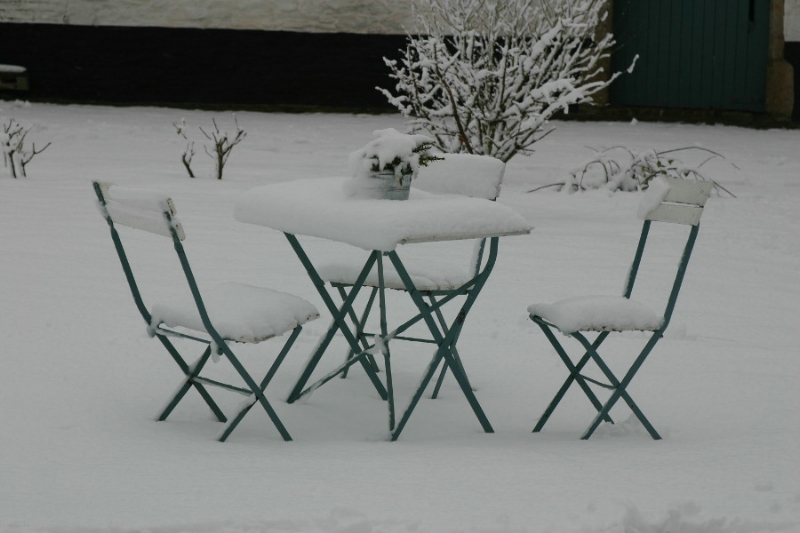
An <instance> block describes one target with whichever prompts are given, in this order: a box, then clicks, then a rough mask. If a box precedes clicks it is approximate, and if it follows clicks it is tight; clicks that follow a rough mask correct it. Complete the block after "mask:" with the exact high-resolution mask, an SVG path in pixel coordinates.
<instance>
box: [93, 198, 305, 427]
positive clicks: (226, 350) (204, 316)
mask: <svg viewBox="0 0 800 533" xmlns="http://www.w3.org/2000/svg"><path fill="white" fill-rule="evenodd" d="M93 188H94V191H95V194H96V195H97V198H98V201H99V202H100V203H101V204H102V205H103V206H105V205H106V199H105V197H104V194H103V190H102V187H101V185H100V184H99V183H98V182H93ZM163 214H164V217H165V218H166V219H167V221H168V226H169V228H170V235H171V237H172V243H173V248H174V249H175V252H176V254H177V255H178V259H179V261H180V264H181V268H182V270H183V273H184V276H185V278H186V282H187V284H188V286H189V290H190V291H191V294H192V297H193V299H194V302H195V305H196V307H197V310H198V313H199V315H200V319H201V321H202V323H203V327H204V329H205V330H206V333H208V335H209V337H210V340H208V339H202V338H199V337H194V336H191V335H186V334H183V333H180V332H177V331H170V330H168V329H166V328H164V327H163V326H162V325H155V327H154V328H153V332H154V334H155V337H156V338H157V339H158V340H159V341H160V342H161V344H162V345H163V346H164V348H165V349H166V350H167V352H168V353H169V354H170V355H171V356H172V358H173V360H174V361H175V362H176V364H177V365H178V367H179V368H180V369H181V371H182V372H183V373H184V375H185V380H184V382H183V384H182V385H181V387H179V389H178V391H177V392H176V394H175V395H174V396H173V397H172V399H171V400H170V401H169V402H168V403H167V406H166V407H165V409H164V410H163V411H162V413H161V414H160V415H159V417H158V420H160V421H163V420H166V419H167V417H168V416H169V415H170V414H171V413H172V411H173V410H174V409H175V407H177V405H178V404H179V403H180V401H181V400H182V399H183V398H184V396H185V395H186V393H187V392H188V391H189V389H191V388H194V389H196V390H197V391H198V393H199V394H200V396H201V397H202V398H203V400H204V401H205V402H206V404H207V405H208V406H209V408H210V409H211V411H212V412H213V413H214V416H216V418H217V420H219V421H220V422H227V417H226V416H225V415H224V413H223V412H222V410H221V409H220V408H219V406H218V405H217V404H216V402H215V401H214V400H213V398H212V397H211V395H210V394H209V393H208V391H207V389H206V388H205V386H204V384H205V385H212V386H215V387H219V388H223V389H227V390H229V391H233V392H237V393H240V394H242V393H244V394H252V395H253V397H254V398H255V400H254V401H253V404H255V403H256V402H258V403H260V404H261V406H262V407H263V408H264V410H265V411H266V413H267V416H268V417H269V418H270V420H271V421H272V423H273V425H274V426H275V428H276V429H277V430H278V432H279V433H280V435H281V437H283V439H284V440H286V441H290V440H292V438H291V436H290V435H289V432H288V431H287V430H286V428H285V426H284V425H283V422H282V421H281V420H280V418H279V417H278V415H277V413H276V412H275V410H274V409H273V408H272V405H271V404H270V403H269V401H268V400H267V398H266V396H264V389H265V388H266V386H267V384H268V383H269V380H270V379H271V378H272V376H273V375H274V373H275V371H276V370H277V368H278V366H280V364H281V362H282V361H283V359H284V358H285V357H286V354H287V353H288V351H289V350H290V349H291V346H292V345H293V343H294V341H295V339H296V338H297V336H298V335H299V334H300V331H301V330H302V327H300V326H297V327H296V328H294V330H293V332H292V334H291V335H290V337H289V339H288V340H287V341H286V343H285V344H284V347H283V349H282V351H281V353H280V354H279V355H278V357H277V358H276V360H275V361H274V362H273V364H272V366H271V367H270V369H269V371H268V373H267V376H266V377H265V378H264V380H262V383H261V385H258V384H257V383H256V382H255V381H254V380H253V378H252V377H251V376H250V374H249V373H248V372H247V370H246V369H245V368H244V366H243V365H242V364H241V362H240V361H239V360H238V359H237V357H236V356H235V355H234V353H233V351H232V350H231V349H230V347H229V345H228V341H226V340H225V339H223V338H222V336H221V335H220V334H219V333H218V332H217V330H216V329H215V328H214V326H213V324H212V323H211V319H210V318H209V316H208V312H207V310H206V307H205V303H204V302H203V298H202V296H201V294H200V290H199V288H198V286H197V281H196V279H195V277H194V273H193V271H192V269H191V266H190V264H189V260H188V258H187V256H186V252H185V250H184V248H183V244H181V239H180V237H179V235H178V233H177V232H176V230H175V226H174V225H173V224H172V215H171V213H170V212H169V211H168V210H167V211H165V212H164V213H163ZM104 218H105V219H106V222H107V223H108V226H109V230H110V232H111V238H112V241H113V243H114V248H115V249H116V251H117V256H118V257H119V260H120V263H121V265H122V270H123V272H124V274H125V279H126V281H127V282H128V286H129V288H130V290H131V294H132V296H133V299H134V302H135V304H136V307H137V309H138V310H139V312H140V314H141V315H142V318H143V319H144V321H145V324H147V326H148V327H151V326H152V325H151V322H152V315H151V314H150V312H149V310H148V308H147V306H146V305H145V303H144V300H143V299H142V296H141V292H140V290H139V287H138V284H137V282H136V279H135V277H134V274H133V270H132V269H131V266H130V262H129V260H128V257H127V254H126V252H125V248H124V246H123V244H122V240H121V239H120V236H119V233H118V231H117V229H116V227H115V225H114V221H113V219H112V218H111V217H110V216H109V215H108V212H107V211H105V210H104ZM168 336H175V337H179V338H184V339H187V340H193V341H197V342H200V343H204V344H206V345H207V346H206V348H205V350H204V351H203V353H202V355H201V356H200V357H199V359H198V360H197V361H196V362H195V363H194V364H192V365H190V364H188V363H187V362H186V361H185V359H184V358H183V356H182V355H181V354H180V352H179V351H178V350H177V349H176V348H175V346H174V345H173V344H172V343H171V342H170V341H169V339H168V338H167V337H168ZM214 349H216V350H217V353H218V354H221V355H222V354H224V355H225V357H226V359H227V360H228V361H229V362H230V363H231V365H232V366H233V367H234V369H235V370H236V371H237V373H238V374H239V376H240V377H241V379H242V380H243V381H244V382H245V384H246V385H247V388H244V387H237V386H235V385H232V384H229V383H223V382H220V381H216V380H212V379H208V378H204V377H201V376H200V373H201V372H202V370H203V368H204V366H205V365H206V363H207V362H208V359H209V358H210V356H211V355H212V351H213V350H214ZM253 404H251V405H250V406H248V407H246V408H245V409H243V410H242V411H240V413H239V414H238V415H237V417H236V418H235V419H234V420H233V421H231V422H230V424H229V426H228V428H226V430H225V431H224V432H223V434H222V436H221V437H220V439H219V440H220V441H224V440H226V439H227V438H228V436H229V435H230V433H231V432H232V431H233V429H234V428H235V427H236V426H237V425H238V424H239V422H240V421H241V420H242V418H243V417H244V415H245V414H246V413H247V412H248V411H249V409H250V407H252V405H253Z"/></svg>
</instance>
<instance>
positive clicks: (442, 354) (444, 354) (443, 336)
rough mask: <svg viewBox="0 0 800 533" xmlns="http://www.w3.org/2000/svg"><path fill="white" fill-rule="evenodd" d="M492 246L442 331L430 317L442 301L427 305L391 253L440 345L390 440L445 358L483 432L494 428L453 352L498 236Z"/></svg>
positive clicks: (491, 265) (486, 274) (492, 261)
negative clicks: (446, 328) (448, 323)
mask: <svg viewBox="0 0 800 533" xmlns="http://www.w3.org/2000/svg"><path fill="white" fill-rule="evenodd" d="M490 241H491V246H490V250H489V254H488V257H487V258H486V261H485V264H484V266H483V270H482V271H480V272H479V273H478V274H477V275H476V277H475V278H474V279H473V281H474V285H473V287H472V290H470V291H469V293H468V294H467V297H466V298H465V300H464V303H463V304H462V305H461V308H460V309H459V311H458V313H457V314H456V318H455V319H454V321H453V323H452V324H451V325H450V327H449V329H448V330H447V331H446V332H444V331H443V330H440V329H439V326H438V325H437V323H436V321H435V320H434V318H433V309H434V308H438V306H440V305H441V302H437V306H433V305H428V304H426V302H425V300H424V299H423V297H422V294H421V293H420V291H419V290H417V288H416V287H415V286H414V283H413V281H411V276H410V275H409V274H408V272H407V271H406V269H405V266H404V265H403V263H402V261H401V260H400V257H399V256H398V255H397V252H390V253H389V259H390V260H391V261H392V264H393V265H394V267H395V270H396V271H397V273H398V275H399V276H400V279H401V280H402V281H403V285H404V286H405V287H406V291H407V292H408V294H409V295H410V296H411V299H412V300H413V301H414V304H415V305H416V306H417V309H418V310H419V312H420V313H419V314H420V316H422V318H423V320H424V321H425V324H426V325H427V326H428V330H429V331H430V333H431V335H432V336H433V338H434V339H435V340H436V341H437V343H438V344H439V349H438V350H437V351H436V354H435V355H434V357H433V359H432V360H431V362H430V364H429V365H428V369H427V371H426V372H425V374H424V375H423V378H422V381H421V382H420V384H419V386H418V388H417V391H416V392H415V393H414V395H413V396H412V398H411V401H410V402H409V405H408V407H407V408H406V410H405V412H404V413H403V416H402V417H401V419H400V422H398V424H397V426H396V427H395V429H394V431H393V432H392V440H393V441H394V440H397V438H398V437H399V436H400V433H401V432H402V431H403V428H404V427H405V424H406V423H407V422H408V419H409V418H410V416H411V413H412V412H413V411H414V408H415V407H416V405H417V403H418V402H419V400H420V398H421V397H422V394H423V392H424V390H425V389H426V387H427V386H428V383H429V382H430V380H431V378H432V377H433V374H434V373H435V372H436V368H437V366H438V365H439V361H441V360H442V359H444V360H445V361H446V362H447V364H448V365H449V366H450V369H451V371H452V373H453V376H454V377H455V378H456V382H457V383H458V385H459V387H460V388H461V391H462V392H463V393H464V396H465V397H466V398H467V401H468V403H469V405H470V407H472V411H473V412H474V413H475V416H476V417H477V418H478V421H479V422H480V424H481V427H482V428H483V430H484V431H485V432H486V433H493V432H494V429H493V428H492V426H491V424H490V423H489V420H488V418H486V414H485V413H484V412H483V409H482V408H481V406H480V403H478V399H477V398H476V397H475V394H474V393H473V391H472V387H471V386H470V384H469V380H468V379H467V376H466V373H465V372H464V370H463V366H462V365H461V364H460V362H459V361H456V360H455V358H454V355H453V352H454V350H455V346H456V342H457V341H458V337H459V335H460V333H461V329H462V327H463V325H464V321H465V320H466V317H467V314H468V313H469V310H470V309H471V308H472V305H473V304H474V303H475V300H476V299H477V297H478V294H480V291H481V289H482V288H483V286H484V284H485V283H486V280H487V279H488V278H489V275H490V274H491V272H492V269H493V268H494V264H495V261H496V260H497V248H498V242H499V238H498V237H492V238H491V239H490Z"/></svg>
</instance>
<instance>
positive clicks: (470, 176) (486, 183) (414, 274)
mask: <svg viewBox="0 0 800 533" xmlns="http://www.w3.org/2000/svg"><path fill="white" fill-rule="evenodd" d="M440 157H443V160H440V161H434V162H432V163H431V164H429V165H428V166H426V167H422V168H420V170H419V174H418V175H417V177H416V178H415V179H414V182H413V183H412V186H413V187H414V188H416V189H420V190H423V191H426V192H430V193H434V194H455V195H461V196H469V197H473V198H484V199H487V200H492V201H494V200H496V199H497V197H498V196H499V195H500V186H501V184H502V183H503V174H504V173H505V167H506V165H505V163H504V162H503V161H500V160H499V159H496V158H494V157H489V156H483V155H473V154H443V155H440ZM485 247H486V239H479V240H477V241H475V244H474V248H473V253H472V255H471V257H470V261H469V264H467V265H452V264H449V265H448V264H437V265H430V264H424V263H415V264H411V265H408V274H409V276H410V277H411V279H412V281H413V282H414V285H415V286H416V288H417V289H418V290H419V293H420V294H421V295H422V296H423V297H425V298H427V299H428V301H429V302H430V304H431V307H432V308H433V309H434V313H435V314H436V318H437V320H438V321H439V324H440V325H441V327H442V328H443V330H444V331H443V333H444V334H445V335H446V334H447V326H446V321H445V318H444V316H443V315H442V312H441V307H440V306H439V305H438V301H439V300H438V299H439V298H441V297H445V296H450V297H452V295H453V291H454V290H455V289H458V288H459V287H461V286H463V285H465V284H467V283H468V282H469V281H470V280H471V279H472V278H474V277H475V276H476V275H477V274H478V273H479V272H480V268H481V263H482V260H483V254H484V250H485ZM465 267H466V268H465ZM384 268H386V272H385V274H384V275H385V278H384V283H385V285H386V287H387V288H389V289H394V290H398V291H406V287H405V285H404V283H403V281H402V279H401V276H400V275H399V274H398V273H397V272H396V270H394V268H393V267H392V266H391V263H389V262H385V263H384ZM360 270H361V265H342V264H327V265H322V266H321V267H320V268H319V273H320V276H321V277H322V278H323V279H324V280H325V281H327V282H329V283H330V284H331V286H332V287H335V288H336V289H338V292H339V295H340V296H341V298H342V300H343V301H344V300H345V299H346V298H347V296H348V292H347V289H348V288H349V287H352V286H353V284H354V282H355V280H356V278H357V276H358V274H359V273H360ZM365 286H367V287H370V288H371V290H370V292H369V295H368V297H367V302H366V304H365V306H364V309H363V312H362V313H361V316H360V317H357V316H356V315H355V313H351V314H350V317H349V318H350V320H351V321H352V322H353V324H354V325H355V335H356V338H357V339H358V341H359V342H360V343H361V345H362V347H363V348H364V349H367V347H368V346H369V342H368V339H369V338H372V337H374V335H375V334H374V333H369V332H367V331H365V327H366V324H367V321H368V319H369V315H370V313H371V311H372V309H373V306H374V303H375V300H376V296H377V295H378V290H379V286H380V283H379V279H378V274H377V272H376V270H373V271H372V272H371V273H370V275H369V276H368V277H367V280H366V282H365ZM470 290H471V288H468V289H464V290H463V291H462V293H461V294H462V295H466V294H469V292H470ZM381 311H382V313H385V309H382V310H381ZM394 339H397V340H407V341H415V342H433V341H432V340H430V339H420V338H414V337H404V336H396V337H394ZM453 352H454V353H453V356H454V357H453V358H454V360H455V361H456V362H457V363H458V364H461V358H460V357H459V355H458V351H457V350H455V349H454V350H453ZM354 355H355V353H354V351H353V350H352V349H351V350H350V351H349V353H348V354H347V359H348V360H349V359H351V358H352V357H354ZM370 361H371V364H372V366H373V368H375V369H376V370H377V365H376V364H375V362H374V360H372V359H370ZM347 370H348V369H347V368H346V369H345V370H344V371H343V372H342V374H341V377H342V378H345V377H347ZM446 372H447V361H446V360H443V365H442V369H441V372H440V374H439V378H438V379H437V381H436V385H435V387H434V390H433V393H432V394H431V398H436V397H437V396H438V393H439V390H440V388H441V386H442V382H443V381H444V377H445V374H446ZM464 375H465V376H466V373H464Z"/></svg>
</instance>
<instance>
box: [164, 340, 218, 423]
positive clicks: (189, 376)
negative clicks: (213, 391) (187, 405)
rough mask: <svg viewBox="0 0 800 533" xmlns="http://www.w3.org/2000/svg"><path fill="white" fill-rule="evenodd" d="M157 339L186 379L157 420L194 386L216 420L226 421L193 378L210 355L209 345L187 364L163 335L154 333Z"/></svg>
mask: <svg viewBox="0 0 800 533" xmlns="http://www.w3.org/2000/svg"><path fill="white" fill-rule="evenodd" d="M156 337H158V340H160V341H161V344H163V345H164V347H165V348H166V349H167V351H168V352H169V353H170V355H172V358H173V359H175V362H176V363H178V366H179V367H180V368H181V370H183V372H184V374H186V380H185V381H184V383H183V385H182V386H181V387H180V388H179V389H178V391H177V392H176V393H175V395H174V396H173V397H172V400H170V401H169V403H168V404H167V406H166V408H164V411H162V413H161V414H160V415H159V416H158V420H159V421H164V420H166V419H167V417H168V416H169V415H170V413H172V411H173V409H175V407H176V406H177V405H178V403H180V401H181V400H182V399H183V397H184V395H185V394H186V393H187V392H188V391H189V389H190V388H192V387H194V388H195V389H197V392H199V393H200V396H202V398H203V400H204V401H205V402H206V404H207V405H208V407H209V408H210V409H211V412H213V413H214V416H216V417H217V420H219V421H220V422H227V421H228V419H227V418H226V417H225V414H224V413H223V412H222V410H221V409H220V408H219V406H218V405H217V404H216V402H215V401H214V399H213V398H212V397H211V395H210V394H209V393H208V391H207V390H206V388H205V387H204V386H203V384H202V383H198V382H197V381H195V378H197V376H199V375H200V372H201V371H202V370H203V367H204V366H205V364H206V362H208V359H209V357H210V356H211V346H208V347H207V348H206V350H205V351H204V352H203V355H201V356H200V358H199V359H198V360H197V362H195V364H194V365H192V366H189V365H188V364H186V361H184V360H183V358H182V357H181V356H180V354H179V353H178V350H177V349H175V346H173V345H172V343H171V342H169V340H168V339H167V338H166V337H164V336H163V335H156Z"/></svg>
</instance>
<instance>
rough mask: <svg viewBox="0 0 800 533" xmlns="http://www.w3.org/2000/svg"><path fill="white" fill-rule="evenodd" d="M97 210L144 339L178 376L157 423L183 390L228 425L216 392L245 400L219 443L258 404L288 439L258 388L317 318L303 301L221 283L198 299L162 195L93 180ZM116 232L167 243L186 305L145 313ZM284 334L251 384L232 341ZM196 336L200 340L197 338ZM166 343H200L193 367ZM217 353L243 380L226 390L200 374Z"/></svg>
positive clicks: (178, 230) (179, 230)
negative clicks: (160, 349) (131, 231)
mask: <svg viewBox="0 0 800 533" xmlns="http://www.w3.org/2000/svg"><path fill="white" fill-rule="evenodd" d="M93 187H94V191H95V193H96V194H97V199H98V202H99V207H100V211H101V213H102V215H103V217H104V218H105V220H106V222H107V223H108V227H109V230H110V232H111V239H112V240H113V242H114V247H115V248H116V251H117V255H118V256H119V260H120V262H121V264H122V269H123V271H124V273H125V278H126V280H127V282H128V285H129V286H130V290H131V293H132V295H133V300H134V302H135V304H136V307H137V308H138V309H139V312H140V313H141V315H142V318H144V321H145V323H146V324H147V330H148V333H149V334H150V335H151V336H154V337H156V338H157V339H158V340H159V341H160V342H161V344H162V345H163V346H164V348H166V350H167V352H169V354H170V355H171V356H172V358H173V359H174V360H175V362H176V363H177V364H178V366H179V367H180V369H181V371H183V373H184V375H185V378H184V380H183V382H182V384H181V386H180V387H179V388H178V391H177V393H176V394H175V395H174V397H172V399H171V400H170V401H169V402H168V404H167V406H166V408H165V409H164V411H163V412H162V413H161V414H160V415H159V417H158V420H166V418H167V417H168V416H169V415H170V413H171V412H172V410H173V409H175V407H176V406H177V405H178V403H179V402H180V401H181V400H182V399H183V397H184V396H185V394H186V393H187V392H188V391H189V389H191V388H194V389H195V390H197V392H198V393H199V394H200V395H201V396H202V398H203V400H205V402H206V404H208V406H209V407H210V408H211V411H212V412H213V413H214V415H215V416H216V417H217V419H218V420H219V421H220V422H228V419H227V418H226V416H225V415H224V414H223V412H222V411H221V409H220V408H219V406H218V405H217V404H216V402H215V401H214V400H213V399H212V397H211V395H210V394H209V393H208V391H207V389H206V386H207V385H211V386H216V387H220V388H223V389H227V390H229V391H234V392H237V393H240V394H244V395H247V396H248V397H249V400H248V401H246V402H245V404H244V406H243V407H242V409H241V410H240V411H239V412H238V413H237V414H236V416H235V417H234V418H233V419H232V420H231V421H230V422H228V424H227V426H226V427H225V429H224V431H223V432H222V434H221V435H220V437H219V440H220V441H225V440H226V439H227V438H228V436H229V435H230V434H231V432H232V431H233V430H234V429H235V428H236V426H237V425H238V424H239V422H241V420H242V419H243V418H244V416H245V415H246V414H247V413H248V411H249V410H250V408H251V407H253V405H255V404H256V403H260V404H261V406H262V407H263V408H264V410H265V411H266V412H267V415H268V416H269V418H270V420H272V423H273V424H274V425H275V427H276V428H277V430H278V432H279V433H280V434H281V436H282V437H283V438H284V440H287V441H288V440H291V436H290V435H289V432H288V431H287V430H286V428H285V427H284V425H283V423H282V422H281V420H280V419H279V418H278V415H277V414H276V412H275V410H274V409H273V408H272V406H271V405H270V403H269V401H268V400H267V398H266V396H265V395H264V390H265V389H266V387H267V385H268V384H269V382H270V380H271V379H272V377H273V376H274V375H275V372H276V371H277V370H278V367H279V366H280V364H281V363H282V362H283V360H284V359H285V357H286V355H287V354H288V352H289V350H290V349H291V347H292V344H293V343H294V341H295V340H296V339H297V337H298V335H299V334H300V331H301V330H302V326H303V324H305V323H306V322H308V321H310V320H314V319H315V318H317V317H318V316H319V313H318V312H317V310H316V308H315V307H314V306H313V305H312V304H310V303H309V302H307V301H305V300H303V299H301V298H298V297H297V296H293V295H291V294H287V293H284V292H278V291H274V290H271V289H266V288H261V287H254V286H251V285H245V284H242V283H234V282H226V283H222V284H220V285H217V286H216V287H213V288H212V289H211V290H209V291H206V292H205V294H204V295H202V296H201V294H200V289H199V287H198V286H197V282H196V281H195V277H194V274H193V273H192V269H191V267H190V266H189V260H188V259H187V257H186V253H185V251H184V248H183V245H182V244H181V241H183V240H184V239H185V238H186V236H185V233H184V231H183V227H182V226H181V224H180V222H179V221H178V219H177V218H176V216H175V214H176V211H175V204H174V203H173V202H172V200H171V199H170V198H168V197H166V196H163V195H161V194H159V193H155V192H152V191H145V190H142V189H133V188H123V187H117V186H114V185H113V184H109V183H102V182H98V181H94V182H93ZM117 226H127V227H130V228H135V229H140V230H144V231H147V232H149V233H152V234H155V235H159V236H162V237H167V238H169V239H171V240H172V244H173V246H174V248H175V252H177V254H178V259H179V261H180V265H181V267H182V269H183V273H184V275H185V278H186V282H187V283H188V285H189V290H190V292H191V298H187V299H186V301H181V302H175V301H169V302H162V303H157V304H155V305H153V306H152V307H151V308H148V307H147V306H146V305H145V304H144V301H143V300H142V296H141V293H140V290H139V286H138V285H137V283H136V280H135V278H134V274H133V271H132V269H131V265H130V263H129V261H128V257H127V255H126V253H125V249H124V248H123V245H122V240H121V238H120V234H119V232H118V231H117ZM287 332H291V334H290V335H289V338H288V339H287V340H286V342H285V343H284V346H283V349H282V350H281V351H280V353H279V354H278V356H277V358H276V359H275V361H274V362H273V364H272V365H271V366H270V368H269V370H268V371H267V374H266V376H265V377H264V378H263V379H262V380H261V381H260V382H259V383H257V382H256V381H255V380H254V379H253V377H251V375H250V374H249V373H248V372H247V370H246V369H245V367H244V366H243V365H242V363H241V362H240V361H239V359H238V358H237V357H236V355H234V353H233V351H232V350H231V346H230V345H231V343H251V344H256V343H260V342H262V341H265V340H267V339H270V338H272V337H276V336H279V335H283V334H284V333H287ZM198 333H199V334H201V335H202V336H198ZM170 338H178V339H187V340H190V341H197V342H200V343H203V344H206V345H207V346H206V348H205V351H203V353H202V355H200V357H199V358H198V359H197V360H196V361H195V362H194V363H192V364H189V363H187V362H186V360H185V359H184V357H183V356H182V355H181V354H180V353H179V352H178V350H177V349H176V347H175V346H174V344H173V343H172V342H171V341H170ZM222 355H224V356H225V358H226V359H227V360H228V361H229V362H230V363H231V365H232V366H233V367H234V369H235V370H236V372H237V373H238V374H239V376H240V377H241V378H242V381H243V382H244V385H245V386H244V387H243V386H238V385H233V384H230V383H224V382H220V381H216V380H213V379H209V378H206V377H203V376H201V375H200V374H201V372H202V371H203V368H204V367H205V365H206V363H207V362H208V360H209V358H211V357H213V358H214V359H216V358H218V357H219V356H222Z"/></svg>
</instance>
